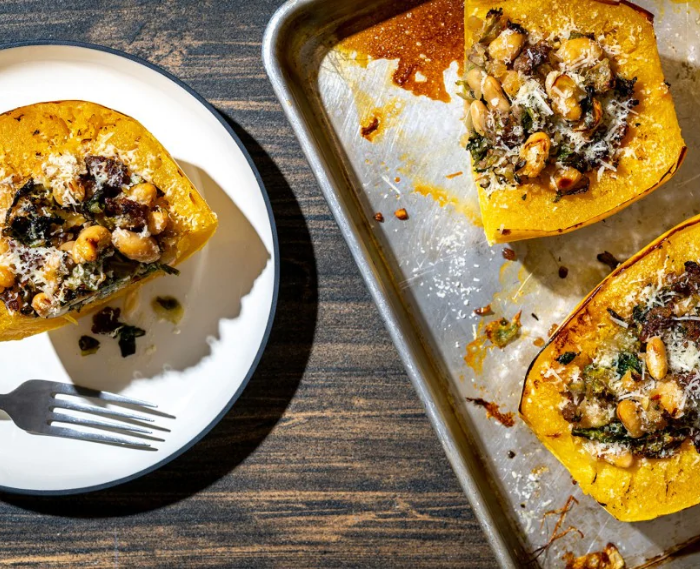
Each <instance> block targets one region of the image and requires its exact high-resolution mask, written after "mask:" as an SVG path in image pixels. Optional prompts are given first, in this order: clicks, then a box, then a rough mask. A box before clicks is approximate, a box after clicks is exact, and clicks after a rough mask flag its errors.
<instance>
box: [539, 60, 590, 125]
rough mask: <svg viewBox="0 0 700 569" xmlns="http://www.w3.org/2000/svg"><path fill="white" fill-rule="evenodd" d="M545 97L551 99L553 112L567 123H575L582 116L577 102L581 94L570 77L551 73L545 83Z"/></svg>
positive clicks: (581, 96) (554, 72) (581, 110)
mask: <svg viewBox="0 0 700 569" xmlns="http://www.w3.org/2000/svg"><path fill="white" fill-rule="evenodd" d="M545 87H546V89H547V95H549V98H550V99H552V106H553V107H554V111H555V112H556V113H558V114H560V115H561V116H563V117H564V118H565V119H566V120H568V121H577V120H579V119H580V118H581V115H582V114H583V109H581V105H580V103H579V101H580V100H581V99H582V98H583V92H582V91H581V89H580V88H579V86H578V85H577V84H576V81H574V80H573V79H572V78H571V77H569V76H568V75H566V74H565V73H561V74H560V73H557V72H556V71H552V72H551V73H550V74H549V75H547V80H546V82H545Z"/></svg>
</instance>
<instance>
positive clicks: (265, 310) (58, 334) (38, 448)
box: [0, 42, 279, 494]
mask: <svg viewBox="0 0 700 569" xmlns="http://www.w3.org/2000/svg"><path fill="white" fill-rule="evenodd" d="M61 99H82V100H87V101H93V102H96V103H100V104H102V105H105V106H107V107H110V108H113V109H115V110H117V111H121V112H123V113H125V114H127V115H129V116H132V117H134V118H135V119H137V120H139V121H140V122H141V123H143V125H144V126H145V127H146V128H147V129H148V130H150V131H151V132H152V133H153V134H154V135H155V136H156V138H158V140H160V141H161V142H162V143H163V145H164V146H165V147H166V148H167V149H168V150H169V151H170V153H171V154H172V155H173V156H174V157H175V159H176V160H177V161H178V162H179V164H180V165H181V166H182V168H183V169H184V170H185V172H186V173H187V175H188V176H189V177H190V179H191V180H192V182H193V183H194V185H195V186H196V187H197V188H198V189H199V190H200V191H201V192H202V194H203V195H204V197H205V199H206V200H207V202H208V203H209V205H210V206H211V208H212V209H213V210H214V211H215V212H216V213H217V214H218V216H219V229H218V231H217V233H216V234H215V235H214V237H213V238H212V239H211V241H210V242H209V244H208V245H207V246H206V247H205V248H204V250H203V251H201V252H200V253H198V254H197V255H195V256H194V257H192V258H191V259H189V260H188V261H187V262H185V263H184V264H183V265H181V266H180V267H179V268H180V269H181V271H182V274H181V275H180V276H179V277H172V276H166V277H161V278H159V279H157V280H155V281H154V282H152V283H149V284H147V285H145V286H144V287H143V288H142V289H141V293H140V299H141V302H140V306H139V308H138V310H137V311H136V312H135V313H134V314H133V315H132V316H130V317H129V318H128V322H129V323H131V324H135V325H138V326H141V327H142V328H144V329H146V330H147V335H146V337H144V338H139V339H138V340H137V349H138V352H137V354H136V355H134V356H131V357H129V358H122V357H121V356H120V355H119V352H118V347H117V345H116V342H115V341H113V340H111V339H109V338H106V337H104V336H103V337H100V339H101V340H102V346H101V348H100V350H99V352H98V353H97V354H96V355H93V356H89V357H81V355H80V351H79V349H78V338H79V337H80V336H81V334H83V333H86V332H88V331H89V327H90V324H91V322H90V320H91V319H90V317H87V318H84V319H82V320H81V321H80V324H79V326H73V325H69V326H66V327H64V328H62V329H60V330H57V331H54V332H51V333H50V334H41V335H39V336H34V337H32V338H27V339H25V340H22V341H19V342H4V343H0V361H2V362H3V363H2V377H0V392H2V393H6V392H8V391H11V390H12V389H14V388H15V387H16V386H17V385H19V384H20V383H22V382H23V381H25V380H27V379H34V378H40V379H51V380H55V381H64V382H73V383H77V384H80V385H85V386H88V387H94V388H97V389H104V390H108V391H113V392H117V393H122V394H124V395H126V396H129V397H135V398H139V399H143V400H146V401H151V402H154V403H156V404H158V405H159V407H160V408H161V409H162V410H163V411H166V412H168V413H170V414H172V415H174V416H175V417H176V418H175V419H174V420H159V422H160V423H161V424H163V426H167V427H168V428H170V429H171V432H170V433H166V435H165V436H164V437H163V438H165V442H162V443H156V446H157V448H158V450H157V451H156V452H148V451H138V450H132V449H125V448H120V447H113V446H107V445H101V444H95V443H88V442H80V441H71V440H63V439H58V438H53V437H42V436H35V435H30V434H27V433H25V432H24V431H22V430H20V429H18V428H17V427H16V426H14V424H13V423H12V422H11V421H10V420H9V419H8V418H7V415H5V414H4V413H2V412H0V487H1V489H3V490H7V491H14V492H23V493H53V494H62V493H72V492H81V491H87V490H96V489H99V488H102V487H106V486H110V485H114V484H117V483H120V482H125V481H127V480H130V479H133V478H135V477H137V476H141V475H143V474H145V473H147V472H149V471H151V470H153V469H155V468H157V467H159V466H161V465H162V464H164V463H165V462H167V461H168V460H171V459H173V458H174V457H176V456H177V455H179V454H180V453H182V452H184V450H186V449H187V448H189V447H190V446H191V445H192V444H194V443H195V442H196V441H197V440H199V439H200V438H201V437H202V436H204V434H205V433H206V432H207V431H208V430H209V429H210V428H211V427H212V426H213V425H214V424H216V422H217V421H218V420H219V419H220V418H221V417H222V416H223V415H224V413H225V412H226V411H227V410H228V409H229V408H230V407H231V405H233V403H234V401H235V400H236V399H237V397H238V396H239V395H240V393H241V391H242V390H243V388H244V387H245V385H246V383H247V381H248V379H249V378H250V376H251V375H252V373H253V370H254V368H255V366H256V365H257V362H258V360H259V358H260V355H261V353H262V350H263V347H264V345H265V343H266V341H267V337H268V334H269V329H270V326H271V323H272V318H273V314H274V308H275V302H276V298H277V286H278V279H279V263H278V253H277V241H276V233H275V228H274V221H273V218H272V213H271V209H270V205H269V201H268V198H267V194H266V193H265V190H264V189H263V187H262V184H261V182H260V178H259V176H258V175H257V172H256V171H255V169H254V166H253V165H252V162H251V161H250V158H249V157H248V155H247V153H246V152H245V150H244V149H243V147H242V145H241V143H240V141H239V140H238V138H237V137H236V135H235V134H234V133H233V131H232V130H231V129H230V128H229V127H228V125H226V123H225V122H224V121H223V120H222V119H221V118H220V117H219V115H218V114H216V111H214V109H213V108H211V107H210V106H209V105H208V104H207V103H206V102H205V101H204V100H203V99H202V98H201V97H200V96H199V95H197V94H196V93H195V92H194V91H192V90H191V89H189V88H188V87H186V86H185V85H184V84H182V83H180V82H179V81H177V80H176V79H175V78H173V77H171V76H169V75H168V74H166V73H165V72H163V71H162V70H160V69H158V68H156V67H154V66H152V65H150V64H148V63H146V62H143V61H139V60H136V59H134V58H131V57H130V56H127V55H126V54H121V53H117V52H114V51H111V50H105V49H103V48H99V47H97V46H87V45H78V44H75V45H74V44H70V45H68V44H56V43H51V42H47V43H46V44H34V45H19V46H13V47H9V48H6V49H3V50H0V112H4V111H7V110H10V109H14V108H16V107H20V106H23V105H28V104H31V103H37V102H41V101H54V100H61ZM156 295H173V296H175V297H177V298H178V299H179V300H181V301H182V302H183V304H184V306H185V316H184V318H183V320H182V321H181V322H180V324H179V325H178V326H177V327H176V326H174V325H172V324H170V323H166V322H158V321H157V320H156V318H155V316H154V313H153V310H152V309H151V307H150V303H151V300H152V299H153V298H154V297H155V296H156ZM116 305H121V301H119V302H118V303H116Z"/></svg>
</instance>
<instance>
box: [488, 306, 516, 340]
mask: <svg viewBox="0 0 700 569" xmlns="http://www.w3.org/2000/svg"><path fill="white" fill-rule="evenodd" d="M521 327H522V324H520V312H518V313H517V314H516V315H515V316H514V317H513V320H511V321H510V322H509V321H508V320H507V319H506V318H501V319H499V320H494V321H493V322H491V323H490V324H487V326H486V330H485V331H486V337H487V338H488V339H489V340H490V341H491V343H492V344H494V345H496V346H498V347H499V348H501V349H503V348H505V347H506V346H507V345H508V344H510V343H511V342H513V341H515V340H516V339H517V338H518V337H519V336H520V328H521Z"/></svg>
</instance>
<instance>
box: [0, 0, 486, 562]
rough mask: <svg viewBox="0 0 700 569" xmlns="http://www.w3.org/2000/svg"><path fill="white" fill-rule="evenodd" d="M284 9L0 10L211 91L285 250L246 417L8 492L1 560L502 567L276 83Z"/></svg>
mask: <svg viewBox="0 0 700 569" xmlns="http://www.w3.org/2000/svg"><path fill="white" fill-rule="evenodd" d="M280 3H281V2H280V1H279V0H256V1H254V2H253V1H244V0H235V1H216V0H208V1H205V2H197V1H184V0H180V1H170V2H153V1H146V0H133V1H126V0H113V1H110V2H104V1H92V0H84V1H64V2H50V1H47V0H21V1H20V0H6V1H4V2H2V5H1V6H0V33H1V34H2V37H3V39H5V40H8V41H21V40H34V39H41V38H54V39H64V40H82V41H88V42H95V43H100V44H104V45H107V46H110V47H115V48H119V49H122V50H125V51H127V52H129V53H132V54H135V55H138V56H141V57H144V58H145V59H148V60H149V61H152V62H154V63H157V64H159V65H162V66H163V67H164V68H166V69H167V70H168V71H171V72H172V73H174V74H175V75H177V76H179V77H181V78H182V79H183V80H184V81H186V82H187V83H189V84H190V85H191V86H192V87H194V88H195V89H196V90H198V91H199V92H200V93H201V94H202V95H204V96H205V97H206V98H207V99H208V100H209V101H211V102H212V103H213V104H214V105H215V106H216V107H217V108H218V109H220V110H221V112H222V113H224V114H225V115H226V117H227V118H228V120H229V121H230V122H231V124H232V125H233V126H234V128H235V129H236V131H237V132H238V133H239V134H240V135H241V137H242V139H243V140H244V142H245V143H246V145H247V146H248V148H249V150H250V151H251V153H252V155H253V158H254V160H255V162H256V164H257V165H258V167H259V169H260V171H261V174H262V176H263V178H264V181H265V183H266V185H267V188H268V191H269V193H270V196H271V198H272V203H273V207H274V211H275V215H276V218H277V223H278V227H279V237H280V242H281V253H282V290H281V297H280V304H279V309H278V316H277V321H276V324H275V328H274V331H273V334H272V338H271V341H270V344H269V348H268V350H267V352H266V354H265V356H264V358H263V361H262V362H261V365H260V367H259V370H258V372H257V373H256V375H255V377H254V378H253V380H252V382H251V384H250V386H249V387H248V389H247V390H246V391H245V393H244V395H243V397H242V398H241V400H240V401H239V402H238V403H237V405H236V406H235V408H234V410H233V411H232V412H231V413H229V414H228V416H227V417H225V419H224V420H223V421H222V422H221V424H220V425H219V426H217V427H216V428H215V429H214V431H213V432H212V433H211V434H210V435H209V436H207V437H206V438H205V439H204V440H203V441H202V442H201V443H199V444H198V445H197V446H196V447H195V448H194V449H193V450H191V451H190V452H189V453H187V454H186V455H184V456H183V457H181V458H180V459H178V460H176V461H175V462H173V463H172V464H170V465H169V466H167V467H165V468H163V469H162V470H160V471H158V472H156V473H153V474H151V475H149V476H147V477H146V478H143V479H141V480H138V481H135V482H133V483H130V484H128V485H126V486H123V487H120V488H115V489H112V490H108V491H103V492H99V493H96V494H92V495H87V496H77V497H71V498H62V499H58V498H27V497H17V496H7V495H4V496H0V498H2V500H1V501H0V516H1V518H0V519H2V524H0V565H8V566H9V565H11V566H28V567H32V566H36V567H117V566H122V567H215V566H245V567H268V566H269V567H291V566H294V567H336V566H355V567H357V566H368V567H369V566H374V567H405V566H411V567H493V566H495V563H494V560H493V555H492V553H491V551H490V550H489V548H488V545H487V544H486V543H485V540H484V537H483V535H482V533H481V530H480V529H479V526H478V523H477V522H476V520H475V519H474V516H473V514H472V512H471V510H470V508H469V505H468V503H467V500H466V498H465V497H464V495H463V493H462V492H461V490H460V488H459V486H458V484H457V481H456V479H455V476H454V474H453V473H452V471H451V469H450V467H449V465H448V463H447V460H446V458H445V456H444V454H443V452H442V449H441V448H440V446H439V443H438V441H437V439H436V437H435V434H434V433H433V431H432V429H431V428H430V425H429V423H428V421H427V419H426V417H425V414H424V412H423V409H422V407H421V405H420V403H419V401H418V399H417V397H416V395H415V393H414V391H413V389H412V387H411V385H410V382H409V380H408V378H407V377H406V374H405V372H404V371H403V368H402V366H401V363H400V362H399V359H398V357H397V355H396V352H395V350H394V348H393V346H392V344H391V342H390V340H389V338H388V335H387V333H386V332H385V330H384V327H383V324H382V322H381V320H380V318H379V316H378V314H377V311H376V309H375V307H374V305H373V304H372V302H371V300H370V298H369V295H368V293H367V291H366V289H365V287H364V284H363V282H362V280H361V278H360V276H359V273H358V271H357V269H356V267H355V265H354V263H353V261H352V259H351V258H350V255H349V253H348V251H347V248H346V246H345V243H344V242H343V240H342V238H341V237H340V234H339V232H338V229H337V227H336V226H335V224H334V222H333V220H332V217H331V215H330V212H329V211H328V208H327V207H326V204H325V201H324V200H323V198H322V196H321V194H320V192H319V190H318V188H317V186H316V184H315V182H314V180H313V177H312V175H311V172H310V170H309V168H308V166H307V164H306V162H305V160H304V158H303V155H302V153H301V151H300V149H299V146H298V145H297V143H296V140H295V139H294V137H293V135H292V132H291V130H290V128H289V126H288V125H287V123H286V121H285V118H284V116H283V114H282V111H281V108H280V106H279V104H278V103H277V101H276V99H275V97H274V95H273V93H272V90H271V88H270V86H269V84H268V82H267V79H266V76H265V73H264V71H263V68H262V63H261V57H260V51H261V39H262V34H263V31H264V28H265V25H266V24H267V21H268V19H269V18H270V16H271V15H272V13H273V11H274V10H275V9H276V8H277V6H278V5H279V4H280ZM37 88H40V86H37Z"/></svg>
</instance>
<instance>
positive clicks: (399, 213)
mask: <svg viewBox="0 0 700 569" xmlns="http://www.w3.org/2000/svg"><path fill="white" fill-rule="evenodd" d="M394 215H395V216H396V217H397V218H398V219H400V220H401V221H406V220H407V219H408V212H407V211H406V208H404V207H402V208H401V209H397V210H396V211H395V212H394Z"/></svg>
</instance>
